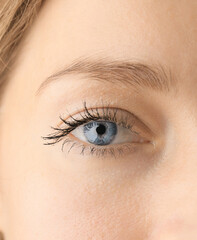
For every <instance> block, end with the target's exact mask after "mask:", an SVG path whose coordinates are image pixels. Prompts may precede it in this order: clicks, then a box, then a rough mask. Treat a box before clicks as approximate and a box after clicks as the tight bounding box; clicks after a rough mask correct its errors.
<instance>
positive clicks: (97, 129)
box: [96, 124, 106, 135]
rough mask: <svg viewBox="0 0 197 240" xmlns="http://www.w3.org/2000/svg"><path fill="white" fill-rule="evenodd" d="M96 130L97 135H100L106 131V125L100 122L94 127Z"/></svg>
mask: <svg viewBox="0 0 197 240" xmlns="http://www.w3.org/2000/svg"><path fill="white" fill-rule="evenodd" d="M96 132H97V133H98V134H99V135H102V134H104V133H105V132H106V127H105V126H104V125H102V124H100V125H99V126H98V127H97V128H96Z"/></svg>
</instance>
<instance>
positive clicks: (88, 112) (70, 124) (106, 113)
mask: <svg viewBox="0 0 197 240" xmlns="http://www.w3.org/2000/svg"><path fill="white" fill-rule="evenodd" d="M83 105H84V111H83V113H82V112H80V113H79V115H80V116H81V119H76V118H75V117H73V116H72V115H70V114H69V119H71V121H68V120H65V119H63V118H62V117H61V115H60V116H59V118H60V120H61V121H62V122H63V123H64V124H65V125H66V126H67V127H64V128H59V127H51V128H52V129H53V130H55V132H54V133H52V134H48V136H46V137H42V138H43V139H44V140H53V141H52V142H46V143H44V145H53V144H55V143H58V142H60V141H61V140H62V139H63V138H64V137H65V136H67V135H68V134H69V133H71V132H72V131H73V130H74V129H75V128H77V127H78V126H80V125H83V124H85V123H88V122H89V121H96V120H100V119H102V120H106V121H107V120H108V121H109V120H110V121H113V122H116V123H118V124H119V125H122V126H124V127H126V128H128V129H132V126H133V125H134V124H132V125H131V124H128V119H120V120H119V121H118V120H117V112H118V109H116V108H110V107H109V106H107V107H104V106H103V107H101V108H100V107H99V108H90V109H88V108H87V105H86V102H84V103H83ZM99 110H102V116H101V114H100V113H99ZM132 115H133V114H132ZM133 116H134V115H133ZM134 118H135V116H134ZM135 133H136V134H138V133H137V132H135Z"/></svg>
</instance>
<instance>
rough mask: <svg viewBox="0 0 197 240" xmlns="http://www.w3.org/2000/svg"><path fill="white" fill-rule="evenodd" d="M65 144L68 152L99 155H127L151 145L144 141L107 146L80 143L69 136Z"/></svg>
mask: <svg viewBox="0 0 197 240" xmlns="http://www.w3.org/2000/svg"><path fill="white" fill-rule="evenodd" d="M71 137H72V136H71ZM63 144H64V147H67V150H65V152H66V153H69V154H70V153H71V152H72V153H76V154H81V155H96V156H97V157H103V156H112V157H117V156H125V155H128V154H134V153H137V152H139V151H140V152H141V153H142V148H143V147H145V146H146V147H147V146H148V147H149V146H150V145H151V144H150V142H144V143H122V144H113V145H107V146H98V145H93V144H88V143H83V142H81V143H80V142H79V141H76V140H75V137H74V138H73V139H72V138H71V139H70V140H69V139H68V137H67V139H66V140H65V143H63ZM65 145H67V146H65ZM64 147H63V148H64ZM138 148H140V149H138ZM62 150H63V149H62ZM63 151H64V150H63Z"/></svg>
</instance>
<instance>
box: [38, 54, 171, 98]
mask: <svg viewBox="0 0 197 240" xmlns="http://www.w3.org/2000/svg"><path fill="white" fill-rule="evenodd" d="M69 74H76V75H78V74H85V75H86V76H87V78H89V79H95V80H99V81H103V82H112V83H114V84H116V83H122V84H126V85H129V86H131V87H133V88H135V89H139V88H145V89H146V88H149V89H151V90H154V91H160V92H163V93H167V92H170V91H172V90H174V89H175V85H176V82H175V78H174V76H173V75H172V72H171V70H170V69H169V68H164V67H163V66H162V65H161V64H154V65H153V64H152V65H150V64H146V63H142V62H137V61H132V60H128V59H126V60H122V59H121V60H117V59H111V58H93V59H92V58H89V57H80V58H77V59H75V60H74V61H73V62H72V63H71V64H69V65H67V66H65V67H64V68H63V69H62V70H60V71H58V72H56V73H54V74H52V75H51V76H49V77H48V78H47V79H46V80H45V81H44V82H43V83H42V84H41V85H40V87H39V88H38V90H37V91H36V95H39V94H40V92H41V91H43V90H44V89H45V88H46V87H47V86H48V85H49V84H51V83H52V82H54V81H56V80H58V79H59V78H61V77H63V76H65V75H69ZM127 87H128V86H127Z"/></svg>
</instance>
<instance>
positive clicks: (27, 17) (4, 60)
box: [0, 0, 43, 89]
mask: <svg viewBox="0 0 197 240" xmlns="http://www.w3.org/2000/svg"><path fill="white" fill-rule="evenodd" d="M42 3H43V0H0V89H2V86H3V85H4V82H5V79H6V77H5V76H6V75H7V74H6V73H7V72H8V69H9V66H10V65H11V64H12V62H13V60H14V57H15V55H16V50H17V46H18V45H19V42H20V40H21V38H22V37H23V35H24V33H25V30H26V29H27V27H29V26H30V24H31V23H32V20H33V19H34V18H35V16H36V13H37V12H38V10H39V8H40V7H41V4H42Z"/></svg>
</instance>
